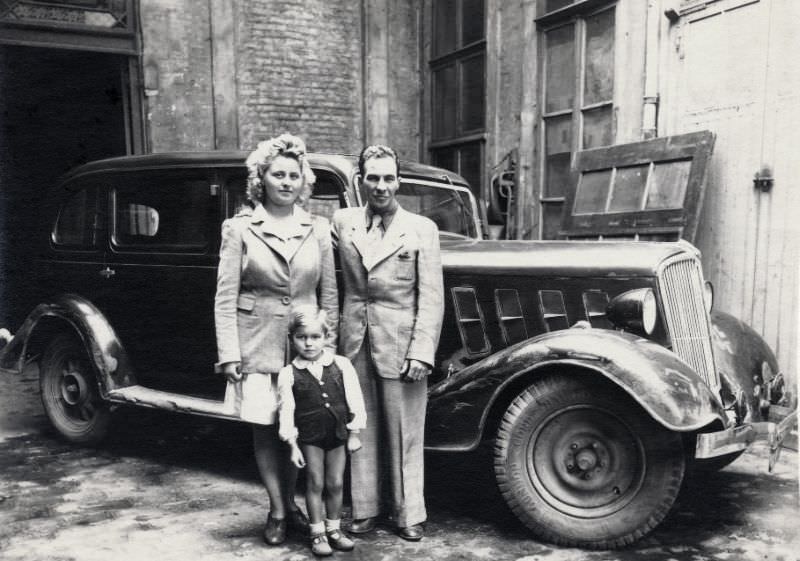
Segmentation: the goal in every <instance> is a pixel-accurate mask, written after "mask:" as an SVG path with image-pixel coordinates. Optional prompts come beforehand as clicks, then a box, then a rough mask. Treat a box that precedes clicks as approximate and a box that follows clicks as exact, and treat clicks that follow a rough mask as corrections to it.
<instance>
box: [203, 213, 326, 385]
mask: <svg viewBox="0 0 800 561" xmlns="http://www.w3.org/2000/svg"><path fill="white" fill-rule="evenodd" d="M294 214H295V217H297V219H298V225H297V231H296V232H294V233H295V234H296V235H297V236H298V239H299V240H300V243H299V244H292V245H290V246H289V248H288V249H287V246H286V245H284V244H283V243H282V242H281V241H280V239H279V238H277V237H276V236H275V233H273V230H272V227H271V224H270V223H269V215H268V214H267V212H266V210H265V209H264V207H263V206H261V205H258V206H256V208H255V209H254V210H253V211H252V213H247V212H245V213H240V214H237V215H236V216H234V217H233V218H229V219H228V220H225V222H223V223H222V244H221V246H220V251H219V253H220V261H219V269H218V270H217V294H216V297H215V298H214V320H215V324H216V331H217V350H218V356H219V362H218V363H217V366H219V365H222V364H224V363H226V362H241V369H242V372H262V373H268V372H278V371H279V370H280V369H281V368H283V366H284V365H285V364H286V363H287V362H288V356H287V354H288V353H287V351H288V349H287V342H288V339H287V333H288V327H289V315H290V311H291V309H292V307H293V306H298V305H301V304H314V305H319V307H321V308H322V309H324V310H325V311H327V312H328V319H329V325H328V328H329V334H330V336H331V338H330V339H329V342H330V344H331V345H332V346H334V347H335V344H336V343H335V342H336V328H337V321H338V319H339V301H338V293H337V290H336V270H335V268H334V262H333V249H332V247H331V235H330V224H329V223H328V221H327V220H326V219H325V218H322V217H317V216H311V215H310V214H308V213H307V212H306V211H304V210H303V209H301V208H300V207H295V208H294Z"/></svg>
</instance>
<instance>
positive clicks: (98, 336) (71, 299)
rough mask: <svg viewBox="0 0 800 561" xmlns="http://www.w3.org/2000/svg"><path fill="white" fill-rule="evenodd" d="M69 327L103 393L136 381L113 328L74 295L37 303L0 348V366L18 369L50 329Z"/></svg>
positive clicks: (100, 314) (90, 305)
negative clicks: (87, 359) (84, 350)
mask: <svg viewBox="0 0 800 561" xmlns="http://www.w3.org/2000/svg"><path fill="white" fill-rule="evenodd" d="M65 328H67V329H69V328H71V329H72V330H73V331H74V332H75V333H76V334H77V335H78V336H80V338H81V340H82V341H83V343H84V345H85V346H86V350H87V354H88V357H89V358H90V359H91V360H92V362H93V364H94V366H95V368H96V369H97V371H98V373H99V374H100V376H99V380H100V389H101V391H102V392H103V395H104V396H105V395H107V394H108V392H109V391H112V390H115V389H118V388H122V387H126V386H130V385H133V384H135V381H134V375H133V371H132V369H131V366H130V361H129V360H128V356H127V354H126V352H125V348H124V347H123V346H122V343H120V341H119V338H118V337H117V334H116V333H115V332H114V329H113V328H112V327H111V325H110V324H109V323H108V320H107V319H106V318H105V316H103V314H102V313H101V312H100V310H98V309H97V307H95V306H94V305H93V304H92V303H91V302H89V301H88V300H86V299H85V298H83V297H81V296H78V295H76V294H64V295H61V296H59V297H57V298H55V299H54V300H52V301H50V302H44V303H41V304H39V305H38V306H36V308H34V309H33V311H32V312H31V313H30V314H28V317H27V318H25V321H24V322H23V323H22V325H21V326H20V328H19V330H18V331H17V333H16V334H15V335H14V336H13V338H12V339H11V340H10V341H9V342H8V344H7V345H6V346H5V347H3V349H2V350H0V368H4V369H7V370H13V371H17V372H21V371H22V369H23V367H24V364H25V358H26V356H27V355H28V354H29V352H30V351H31V347H32V345H34V344H35V343H37V342H39V343H46V340H47V338H48V335H49V334H50V333H51V332H59V331H62V330H63V329H65Z"/></svg>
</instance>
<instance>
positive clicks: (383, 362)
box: [333, 208, 444, 378]
mask: <svg viewBox="0 0 800 561" xmlns="http://www.w3.org/2000/svg"><path fill="white" fill-rule="evenodd" d="M333 234H334V238H335V242H336V243H337V245H338V248H339V259H340V262H341V266H342V282H343V284H344V304H343V308H342V319H341V323H340V325H339V349H340V353H341V354H343V355H344V356H346V357H347V358H349V359H351V360H352V359H354V358H355V355H356V353H358V350H359V348H360V347H361V344H362V343H363V341H364V336H365V334H367V333H369V341H370V346H371V349H372V360H373V362H374V364H375V368H376V370H377V373H378V375H379V376H381V377H383V378H400V377H401V375H402V373H401V369H402V366H403V361H404V360H406V359H416V360H420V361H422V362H426V363H428V364H429V365H433V363H434V355H435V353H436V346H437V345H438V343H439V333H440V330H441V327H442V315H443V313H444V288H443V279H442V261H441V256H440V253H439V230H438V228H437V227H436V224H434V223H433V222H432V221H431V220H429V219H428V218H425V217H423V216H420V215H418V214H414V213H411V212H408V211H406V210H404V209H403V208H398V209H397V213H396V214H395V216H394V218H393V219H392V221H391V223H390V225H389V227H388V229H387V230H386V233H385V234H384V236H383V239H382V240H381V241H380V243H379V244H378V248H377V251H376V252H375V253H374V254H372V257H371V259H370V258H369V257H370V254H371V252H372V251H373V250H372V248H368V244H369V240H368V238H367V215H366V209H365V208H346V209H340V210H337V211H336V213H335V214H334V216H333ZM373 243H374V242H373ZM365 258H367V259H366V261H367V265H365V264H364V261H365ZM371 262H373V263H374V264H372V263H371Z"/></svg>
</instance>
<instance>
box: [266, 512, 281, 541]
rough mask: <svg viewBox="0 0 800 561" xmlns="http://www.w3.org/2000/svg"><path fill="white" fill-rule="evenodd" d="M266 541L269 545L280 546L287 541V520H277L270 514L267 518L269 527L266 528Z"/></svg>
mask: <svg viewBox="0 0 800 561" xmlns="http://www.w3.org/2000/svg"><path fill="white" fill-rule="evenodd" d="M264 541H265V542H267V543H268V544H269V545H280V544H282V543H283V542H284V541H286V519H285V518H281V519H276V518H273V517H272V515H271V514H270V515H269V516H267V525H266V526H264Z"/></svg>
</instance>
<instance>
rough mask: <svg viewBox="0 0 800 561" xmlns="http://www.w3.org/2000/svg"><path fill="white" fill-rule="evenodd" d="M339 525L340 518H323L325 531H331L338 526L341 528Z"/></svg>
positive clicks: (340, 523)
mask: <svg viewBox="0 0 800 561" xmlns="http://www.w3.org/2000/svg"><path fill="white" fill-rule="evenodd" d="M341 525H342V519H341V518H337V519H336V520H331V519H329V518H326V519H325V530H326V531H327V532H333V531H334V530H338V529H339V528H341Z"/></svg>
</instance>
